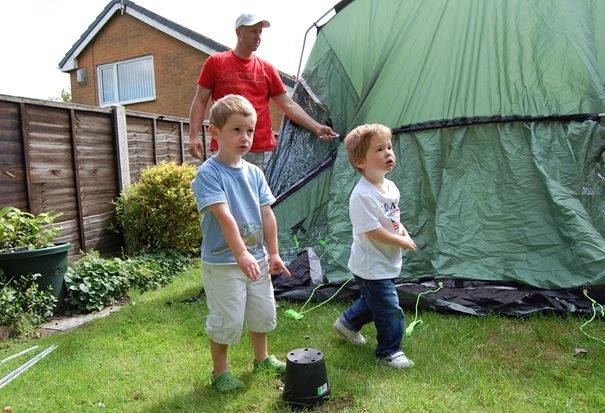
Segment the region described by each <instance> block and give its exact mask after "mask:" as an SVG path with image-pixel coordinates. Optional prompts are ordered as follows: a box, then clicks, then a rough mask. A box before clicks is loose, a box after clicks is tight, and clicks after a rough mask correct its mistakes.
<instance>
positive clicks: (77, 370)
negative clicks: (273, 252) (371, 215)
mask: <svg viewBox="0 0 605 413" xmlns="http://www.w3.org/2000/svg"><path fill="white" fill-rule="evenodd" d="M200 285H201V272H200V270H199V269H192V270H190V271H187V272H185V273H184V274H183V275H182V276H180V277H178V278H177V279H176V280H175V281H174V282H173V283H172V284H170V285H169V286H167V287H164V288H162V289H160V290H156V291H150V292H147V293H144V294H142V295H133V297H132V303H131V304H129V305H126V306H124V307H123V308H122V309H121V310H120V311H118V312H116V313H114V314H111V315H110V316H108V317H105V318H101V319H97V320H94V321H92V322H90V323H88V324H87V325H85V326H83V327H80V328H78V329H76V330H73V331H72V332H69V333H61V334H54V335H51V336H48V337H44V338H41V339H37V340H35V341H31V342H28V343H10V342H7V341H5V342H0V360H3V359H6V358H7V357H9V356H11V355H13V354H16V353H18V352H20V351H23V350H25V349H28V348H30V347H32V346H34V345H38V346H39V349H37V350H36V351H32V352H29V353H27V354H24V355H21V356H19V357H17V358H14V359H11V360H9V361H6V362H5V363H2V364H1V365H0V377H5V376H6V375H8V374H9V373H11V372H12V371H14V370H15V369H16V368H18V367H19V366H21V365H22V364H23V363H25V362H27V361H28V360H29V359H30V358H32V357H33V356H35V355H36V354H37V353H39V352H41V351H42V350H44V349H46V348H48V347H50V346H52V345H56V346H57V348H56V350H54V351H53V352H52V353H50V354H49V355H48V356H47V357H45V358H44V359H42V360H40V361H39V362H38V363H37V364H35V365H33V366H32V367H31V368H30V369H28V370H27V371H25V372H24V373H23V374H21V375H20V376H18V377H16V378H15V379H14V380H13V381H11V382H10V383H8V384H7V385H5V386H4V387H3V388H0V409H1V408H2V407H4V406H9V405H10V406H11V407H12V413H25V412H32V413H33V412H35V413H43V412H107V413H109V412H116V413H117V412H120V413H127V412H133V413H134V412H137V413H143V412H145V413H159V412H165V413H168V412H191V413H194V412H195V413H198V412H213V413H214V412H290V411H292V412H294V411H300V409H299V410H296V409H295V408H292V407H291V406H289V405H288V404H287V403H286V402H285V401H284V400H283V398H282V386H283V383H282V382H281V381H280V380H279V379H277V378H273V377H269V376H266V375H255V374H254V373H253V372H252V351H251V348H250V343H249V339H248V337H247V335H246V334H244V336H243V338H242V340H241V341H240V342H239V343H238V344H236V345H234V346H231V347H230V351H229V356H230V357H229V359H230V365H231V370H232V372H233V374H234V375H235V376H236V377H238V378H239V379H240V380H242V381H244V383H245V384H246V388H245V390H243V391H241V392H238V393H233V394H229V395H222V394H219V393H217V392H216V391H215V390H214V389H213V388H212V387H211V386H210V384H209V380H208V377H209V375H210V371H211V370H212V363H211V359H210V353H209V347H208V339H207V338H206V334H205V332H204V324H205V316H206V314H207V309H206V305H205V304H206V301H205V299H201V300H198V301H197V302H194V303H190V304H184V303H181V300H182V299H185V298H189V297H192V296H193V295H195V294H197V293H198V292H199V289H200ZM278 304H279V306H280V308H279V309H278V317H279V320H278V327H277V329H276V330H275V331H274V332H273V333H271V334H270V335H269V350H270V353H273V354H275V355H276V356H277V357H278V358H280V359H282V360H285V359H286V354H287V353H288V352H289V351H292V350H294V349H298V348H307V347H309V348H315V349H319V350H321V351H322V352H323V353H324V355H325V362H326V366H327V374H328V378H329V382H330V386H331V397H330V398H329V399H328V400H326V401H325V402H324V403H323V404H321V405H318V406H314V407H311V408H308V409H302V411H312V412H368V413H375V412H447V413H452V412H531V413H536V412H549V413H550V412H605V391H603V385H604V383H605V368H604V361H605V344H604V343H603V342H601V341H599V340H595V339H591V338H589V337H587V336H586V335H585V334H584V333H583V332H582V331H581V330H580V327H581V326H582V324H584V322H585V321H586V319H581V318H578V317H574V316H569V317H558V316H545V315H533V316H530V317H527V318H501V317H498V316H488V317H482V318H476V317H469V316H462V315H444V314H437V313H432V312H421V313H420V314H419V315H418V318H419V319H422V320H423V322H424V325H423V326H422V327H421V328H418V327H417V328H416V330H415V331H414V334H413V335H412V337H410V338H405V339H404V341H403V347H404V351H405V352H406V354H407V355H408V357H409V358H410V359H412V360H414V362H415V363H416V366H415V367H414V368H413V369H410V370H397V369H389V368H387V367H384V366H380V365H376V362H375V360H374V354H373V353H374V349H375V346H376V339H375V329H374V328H373V326H366V327H365V328H364V330H362V333H363V334H364V335H365V336H366V337H367V338H368V343H367V344H366V346H364V347H360V348H356V347H353V346H351V345H350V344H348V343H346V342H344V341H343V340H342V339H340V338H339V337H338V336H337V335H336V334H335V333H334V332H333V331H332V324H333V322H334V320H335V319H336V318H337V317H338V315H339V314H340V313H341V312H342V311H343V310H344V309H345V308H347V306H348V305H349V303H335V302H331V303H328V304H326V305H323V306H321V307H319V308H317V309H315V310H313V311H311V312H309V313H306V314H305V316H304V318H303V319H302V320H300V321H296V320H293V319H291V318H288V317H286V316H285V315H284V312H285V310H287V309H291V308H292V309H295V310H296V311H299V310H300V308H301V306H302V304H303V303H299V302H283V301H280V302H278ZM308 307H309V305H308ZM405 310H406V315H407V321H408V323H410V322H412V321H413V318H414V309H413V308H407V309H405ZM584 330H585V331H586V332H588V333H589V334H590V335H592V336H594V337H597V338H599V339H604V338H605V324H603V322H602V320H595V321H593V322H592V323H590V324H588V325H587V326H586V327H584ZM577 349H583V350H585V351H586V352H580V353H579V354H576V353H577Z"/></svg>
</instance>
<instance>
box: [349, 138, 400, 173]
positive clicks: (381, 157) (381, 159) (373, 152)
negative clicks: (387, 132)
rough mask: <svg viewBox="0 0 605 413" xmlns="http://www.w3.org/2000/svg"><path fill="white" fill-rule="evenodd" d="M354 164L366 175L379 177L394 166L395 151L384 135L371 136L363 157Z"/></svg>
mask: <svg viewBox="0 0 605 413" xmlns="http://www.w3.org/2000/svg"><path fill="white" fill-rule="evenodd" d="M356 164H357V165H356V166H357V167H358V168H360V169H362V170H363V174H364V175H365V176H368V177H380V176H384V175H386V174H387V173H388V172H391V171H392V170H393V168H394V167H395V153H393V145H392V143H391V140H390V139H389V138H388V137H386V136H381V135H374V136H372V138H371V140H370V146H369V147H368V151H367V152H366V156H365V159H364V160H362V161H359V162H357V163H356Z"/></svg>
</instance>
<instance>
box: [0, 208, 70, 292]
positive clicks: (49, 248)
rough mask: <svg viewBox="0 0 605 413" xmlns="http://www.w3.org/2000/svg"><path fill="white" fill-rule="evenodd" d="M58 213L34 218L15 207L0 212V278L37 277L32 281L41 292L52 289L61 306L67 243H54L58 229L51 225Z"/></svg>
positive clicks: (4, 280) (43, 214)
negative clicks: (28, 275)
mask: <svg viewBox="0 0 605 413" xmlns="http://www.w3.org/2000/svg"><path fill="white" fill-rule="evenodd" d="M61 215H62V214H61V213H53V212H43V213H40V214H38V215H37V216H35V215H33V214H31V213H29V212H26V211H21V210H20V209H18V208H15V207H10V206H8V207H4V208H2V210H0V278H2V280H3V282H5V283H6V282H8V280H10V279H11V278H14V277H20V276H23V275H27V274H30V273H31V274H40V277H38V278H37V279H36V282H37V284H38V287H39V288H41V289H44V288H49V287H51V288H52V294H53V295H54V296H55V297H57V300H58V302H59V303H60V302H62V300H63V298H64V297H65V282H64V279H63V278H64V276H65V273H66V272H67V251H69V249H70V248H71V244H70V243H68V242H67V243H56V244H55V243H54V239H55V238H56V237H58V236H60V235H61V227H60V226H58V225H56V224H55V223H54V221H55V219H56V218H58V217H60V216H61Z"/></svg>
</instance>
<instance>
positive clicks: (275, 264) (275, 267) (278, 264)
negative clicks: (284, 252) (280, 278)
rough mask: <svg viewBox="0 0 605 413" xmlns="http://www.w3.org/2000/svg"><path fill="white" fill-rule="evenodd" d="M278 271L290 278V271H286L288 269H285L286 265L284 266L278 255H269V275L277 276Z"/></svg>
mask: <svg viewBox="0 0 605 413" xmlns="http://www.w3.org/2000/svg"><path fill="white" fill-rule="evenodd" d="M280 271H281V272H283V273H284V274H286V275H287V276H288V277H291V275H290V271H289V270H288V268H286V264H284V262H283V261H282V259H281V257H280V256H279V254H270V255H269V274H277V273H278V272H280Z"/></svg>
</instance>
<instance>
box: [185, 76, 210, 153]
mask: <svg viewBox="0 0 605 413" xmlns="http://www.w3.org/2000/svg"><path fill="white" fill-rule="evenodd" d="M211 94H212V90H210V89H206V88H204V87H201V86H200V85H198V86H197V89H196V91H195V96H194V97H193V102H191V109H189V153H190V154H191V156H193V157H195V158H198V159H201V158H202V156H204V150H205V148H204V144H203V142H202V140H201V139H200V131H201V130H202V125H203V124H204V115H205V114H206V105H207V104H208V99H210V95H211Z"/></svg>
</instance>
